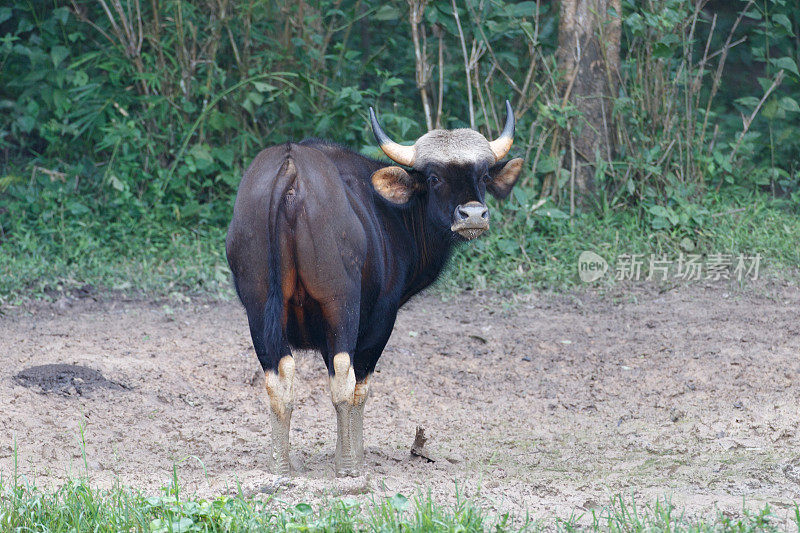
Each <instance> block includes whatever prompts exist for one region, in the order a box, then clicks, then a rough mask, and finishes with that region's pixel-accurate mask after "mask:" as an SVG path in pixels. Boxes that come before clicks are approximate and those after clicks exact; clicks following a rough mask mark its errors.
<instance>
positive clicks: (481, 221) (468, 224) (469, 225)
mask: <svg viewBox="0 0 800 533" xmlns="http://www.w3.org/2000/svg"><path fill="white" fill-rule="evenodd" d="M450 229H451V230H452V231H454V232H455V233H458V234H459V235H461V236H462V237H464V238H465V239H467V240H470V239H474V238H476V237H478V236H480V235H481V234H482V233H483V232H484V231H486V230H487V229H489V209H488V208H487V207H486V206H485V205H483V204H482V203H480V202H467V203H466V204H463V205H460V206H458V207H456V212H455V214H454V216H453V225H452V226H450Z"/></svg>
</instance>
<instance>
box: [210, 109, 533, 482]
mask: <svg viewBox="0 0 800 533" xmlns="http://www.w3.org/2000/svg"><path fill="white" fill-rule="evenodd" d="M506 109H507V118H506V125H505V128H504V130H503V132H502V134H501V135H500V137H499V138H498V139H497V140H495V141H492V142H489V141H487V140H486V139H485V138H484V137H483V136H482V135H481V134H480V133H478V132H476V131H473V130H469V129H458V130H434V131H431V132H428V133H427V134H425V135H423V136H422V137H421V138H419V139H418V140H417V142H416V143H415V144H414V146H401V145H399V144H397V143H394V142H393V141H391V140H390V139H389V137H388V136H387V135H386V134H385V133H384V132H383V130H382V129H381V127H380V125H379V124H378V121H377V120H376V118H375V114H374V112H373V111H372V109H371V108H370V119H371V122H372V128H373V132H374V133H375V137H376V139H377V140H378V142H379V144H380V145H381V149H382V150H383V151H384V152H385V153H386V155H387V156H389V157H390V158H391V159H393V160H394V161H396V162H397V163H399V164H401V165H405V166H407V167H410V168H402V167H399V166H388V165H386V164H385V163H382V162H380V161H375V160H372V159H369V158H367V157H364V156H362V155H360V154H358V153H355V152H352V151H350V150H347V149H345V148H342V147H340V146H337V145H334V144H330V143H327V142H324V141H319V140H307V141H303V142H300V143H298V144H294V143H288V144H285V145H281V146H274V147H271V148H267V149H266V150H264V151H263V152H261V153H260V154H258V156H256V158H255V160H254V161H253V163H252V164H251V165H250V167H249V168H248V169H247V171H246V172H245V174H244V178H243V179H242V182H241V185H240V186H239V192H238V195H237V197H236V204H235V207H234V212H233V220H232V221H231V225H230V228H229V229H228V238H227V243H226V251H227V256H228V263H229V264H230V267H231V271H232V272H233V279H234V284H235V285H236V291H237V293H238V295H239V298H240V300H241V301H242V304H243V305H244V307H245V309H246V311H247V318H248V321H249V323H250V334H251V336H252V339H253V346H254V347H255V351H256V354H257V355H258V360H259V362H260V363H261V366H262V368H263V369H264V372H265V378H266V388H267V393H268V396H269V402H270V407H271V409H270V411H271V423H272V444H273V454H274V458H275V468H276V473H278V474H286V473H288V471H289V423H290V418H291V414H292V407H293V398H294V359H293V357H292V352H291V348H298V349H299V348H310V349H315V350H318V351H320V352H321V353H322V356H323V358H324V360H325V365H326V366H327V368H328V374H329V376H330V390H331V399H332V400H333V404H334V407H335V409H336V417H337V427H338V438H337V443H336V455H335V464H336V473H337V475H357V474H359V472H360V469H361V465H362V462H363V457H364V447H363V436H362V435H363V412H364V404H365V402H366V399H367V396H368V394H369V385H368V383H369V377H370V375H371V374H372V372H373V371H374V369H375V364H376V363H377V362H378V358H379V357H380V355H381V352H382V351H383V348H384V346H385V345H386V342H387V341H388V339H389V335H390V334H391V332H392V328H393V326H394V321H395V317H396V316H397V311H398V309H399V308H400V306H401V305H403V304H404V303H405V302H406V301H407V300H408V299H409V298H410V297H411V296H413V295H414V294H416V293H418V292H419V291H421V290H422V289H424V288H425V287H427V286H428V285H430V284H431V283H432V282H433V281H434V280H435V279H436V278H437V276H438V275H439V273H440V272H441V271H442V268H443V267H444V266H445V264H446V263H447V260H448V258H449V257H450V254H451V251H452V249H453V245H455V244H457V243H459V242H464V241H466V240H468V239H474V238H475V237H477V236H479V235H480V234H481V233H483V232H484V231H485V230H486V229H488V227H489V211H488V209H487V208H486V205H485V202H484V200H485V195H486V192H487V191H489V192H490V193H492V194H494V195H495V196H497V197H499V198H505V197H506V196H507V195H508V194H509V192H510V191H511V188H512V187H513V186H514V184H515V183H516V181H517V178H518V176H519V172H520V169H521V168H522V160H521V159H513V160H511V161H509V162H507V163H506V162H501V161H500V160H501V159H502V158H503V157H504V156H505V155H506V153H507V152H508V150H509V149H510V148H511V144H512V142H513V134H514V114H513V111H512V110H511V106H510V104H508V102H506Z"/></svg>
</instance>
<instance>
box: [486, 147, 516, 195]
mask: <svg viewBox="0 0 800 533" xmlns="http://www.w3.org/2000/svg"><path fill="white" fill-rule="evenodd" d="M521 170H522V158H519V157H518V158H516V159H512V160H511V161H509V162H508V163H497V164H496V165H494V166H493V167H492V168H490V169H489V177H490V178H492V180H491V181H490V182H489V183H488V185H486V189H487V190H488V191H489V192H490V193H492V195H493V196H494V197H495V198H499V199H500V200H502V199H504V198H505V197H506V196H508V195H509V194H511V189H513V188H514V185H515V184H516V183H517V180H518V179H519V174H520V171H521Z"/></svg>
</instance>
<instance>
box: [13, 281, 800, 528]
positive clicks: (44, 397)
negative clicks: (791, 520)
mask: <svg viewBox="0 0 800 533" xmlns="http://www.w3.org/2000/svg"><path fill="white" fill-rule="evenodd" d="M798 317H800V290H799V289H798V288H797V287H796V286H792V285H790V284H787V283H785V282H781V283H779V282H774V283H765V284H762V285H760V286H759V287H757V288H752V287H751V288H749V289H747V290H744V291H738V290H732V289H731V288H730V287H724V286H713V287H712V286H700V285H696V286H685V287H678V288H674V289H672V290H668V291H666V292H663V293H662V292H660V291H659V290H658V288H657V287H648V286H637V287H617V288H614V289H611V290H610V291H607V292H605V293H599V292H586V293H581V292H579V293H574V294H568V295H548V294H533V295H526V296H523V297H505V298H503V297H500V296H498V295H491V296H487V295H481V294H476V293H472V292H468V293H462V294H459V295H454V296H451V297H448V298H447V299H446V300H445V299H442V298H441V297H439V296H436V295H427V296H422V297H419V298H417V299H415V300H413V301H412V302H410V303H409V304H408V305H407V306H406V308H404V309H403V310H402V311H401V313H400V317H399V319H398V322H397V326H396V328H395V331H394V334H393V336H392V338H391V340H390V342H389V345H388V347H387V349H386V351H385V353H384V355H383V357H382V359H381V360H380V362H379V363H378V370H377V372H376V374H375V376H374V378H373V381H372V396H371V398H370V400H369V402H368V404H367V411H366V416H365V437H366V447H367V462H368V468H367V474H366V475H365V476H362V477H361V478H354V479H345V480H336V479H335V478H334V477H333V451H334V444H335V441H334V439H335V416H334V411H333V407H332V405H331V402H330V397H329V393H328V388H327V378H326V373H325V371H324V365H323V364H322V361H321V359H320V357H319V356H318V355H317V354H313V353H300V354H296V355H297V357H298V364H297V367H298V376H299V379H298V381H297V385H296V387H297V400H296V404H295V410H294V416H293V419H292V433H291V440H292V444H293V451H292V462H293V465H294V467H295V470H296V472H295V474H294V476H293V478H292V479H291V481H290V483H289V484H288V485H284V486H281V487H279V488H278V489H277V498H278V499H279V500H281V501H284V502H297V501H306V502H314V501H319V500H322V499H325V498H327V497H329V496H332V495H347V496H348V497H355V498H358V499H363V500H367V501H369V500H371V499H373V498H379V497H382V496H384V495H386V496H388V495H393V494H395V493H397V492H402V493H404V494H406V495H414V494H416V493H417V491H422V492H423V493H424V492H425V491H427V490H428V489H430V491H431V493H432V495H433V497H434V498H435V499H438V500H440V501H443V502H447V501H452V500H453V498H454V495H455V493H456V489H457V490H458V492H459V493H461V494H463V495H466V496H468V497H470V498H472V499H474V500H476V501H477V502H479V503H481V504H483V505H486V506H488V507H489V508H490V509H494V510H496V511H498V512H500V511H512V512H515V513H522V514H524V513H525V512H527V511H530V512H531V513H532V514H533V516H540V517H544V516H549V517H552V515H553V514H556V515H558V516H561V517H566V516H569V515H570V514H571V513H573V512H575V513H577V514H580V513H584V512H585V511H586V510H589V509H592V508H595V507H598V506H602V505H606V504H608V502H609V498H611V497H612V496H613V495H615V494H618V493H622V494H623V495H626V496H633V497H635V498H636V501H637V503H638V504H640V505H641V504H643V503H647V502H654V501H655V500H656V498H662V497H668V498H671V500H672V502H673V503H675V504H677V505H678V506H680V507H685V508H686V510H687V511H688V512H689V513H690V514H707V513H711V512H715V510H716V509H720V510H725V511H731V512H733V513H736V512H738V511H741V509H742V502H743V500H744V501H745V502H746V504H747V506H748V507H759V506H761V505H763V503H765V502H768V503H770V504H771V505H772V506H773V507H774V508H775V509H776V510H778V511H780V510H784V511H785V512H786V513H790V512H792V511H791V502H792V501H796V500H800V448H798V445H800V432H798V424H799V423H800V409H799V407H800V357H798V355H799V354H800V320H798ZM0 358H2V359H1V360H2V367H0V474H1V475H2V476H3V478H4V479H6V480H7V479H9V477H10V476H11V475H12V473H13V466H12V465H13V455H14V442H15V439H16V443H17V450H18V452H17V454H18V469H19V472H20V473H21V474H24V475H25V476H27V477H28V478H29V479H31V480H35V481H36V483H37V484H39V485H54V484H57V483H59V482H61V481H63V480H64V479H65V478H67V477H69V476H73V477H74V476H80V475H83V474H84V473H85V470H84V460H83V456H82V448H83V447H82V445H81V432H82V433H83V439H84V441H85V451H86V458H87V464H88V475H89V477H90V479H91V481H92V483H93V484H95V485H97V486H112V485H114V484H115V483H121V484H124V485H126V486H131V487H136V488H140V489H143V490H145V491H147V492H149V493H157V492H158V490H159V488H160V487H162V486H165V485H167V484H169V483H170V479H171V476H172V468H173V465H177V471H178V475H179V478H180V480H181V483H182V485H183V486H184V490H185V491H187V492H188V493H192V492H194V493H197V494H199V495H201V496H212V495H215V494H220V493H234V492H235V491H236V490H237V486H239V485H240V486H241V487H242V490H243V491H244V492H245V493H246V494H257V493H261V492H265V493H266V492H274V491H275V490H276V488H275V485H274V481H275V478H274V476H272V475H271V474H270V471H269V467H270V456H269V438H270V436H269V417H268V413H267V410H266V409H267V407H266V402H265V401H264V398H265V391H264V388H263V378H261V377H260V372H259V366H258V363H257V360H256V358H255V355H254V353H253V351H252V348H251V344H250V339H249V335H248V331H247V326H246V318H245V315H244V312H243V310H242V309H241V308H240V307H239V306H238V305H237V304H235V303H233V302H229V303H197V302H194V303H192V302H189V303H182V304H176V303H175V302H166V303H165V302H141V301H138V302H137V301H122V300H119V299H114V298H112V297H107V298H105V299H102V300H101V301H94V300H92V299H86V298H84V299H75V300H72V299H64V300H62V301H60V302H59V303H58V304H52V305H38V306H31V307H28V308H22V309H20V308H17V309H12V310H10V311H7V312H6V314H5V316H2V317H0ZM39 365H78V366H80V367H86V368H85V369H80V368H79V369H75V368H74V367H63V366H61V367H58V366H56V367H47V368H44V369H36V368H31V367H36V366H39ZM59 369H60V370H59ZM70 369H71V370H70ZM59 371H60V372H61V374H58V372H59ZM94 371H97V372H99V374H97V373H96V372H94ZM70 372H72V373H70ZM47 376H49V378H48V377H47ZM41 378H45V379H44V381H43V382H42V383H41V384H40V381H42V379H41ZM418 426H420V427H423V428H425V432H426V434H427V436H428V437H429V441H428V444H427V445H426V448H427V449H428V453H429V454H430V456H431V458H433V459H435V461H434V462H428V461H427V460H425V459H423V458H420V457H412V456H411V455H410V454H409V448H410V446H411V444H412V442H413V439H414V434H415V429H416V428H417V427H418Z"/></svg>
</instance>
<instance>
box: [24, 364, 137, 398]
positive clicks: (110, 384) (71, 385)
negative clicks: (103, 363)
mask: <svg viewBox="0 0 800 533" xmlns="http://www.w3.org/2000/svg"><path fill="white" fill-rule="evenodd" d="M13 379H14V381H15V382H16V383H17V384H19V385H22V386H23V387H27V388H33V389H38V392H41V393H42V394H60V395H62V396H73V395H76V394H77V395H78V396H86V395H87V394H88V393H91V392H92V391H94V390H96V389H123V388H125V387H124V386H123V385H121V384H119V383H116V382H114V381H111V380H108V379H106V378H105V376H103V374H101V373H100V372H99V371H97V370H94V369H93V368H88V367H85V366H80V365H66V364H50V365H39V366H31V367H28V368H25V369H24V370H22V371H20V372H18V373H17V374H15V375H14V377H13Z"/></svg>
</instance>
